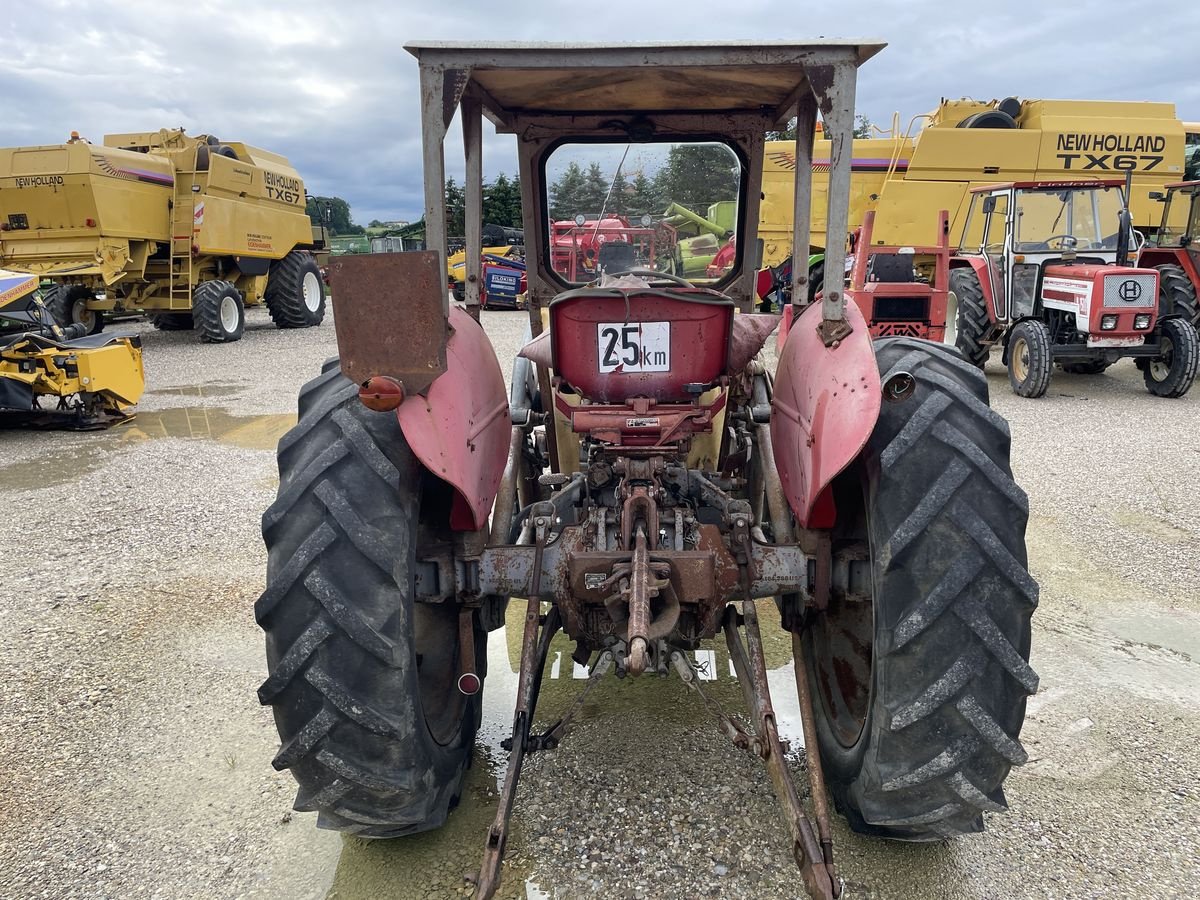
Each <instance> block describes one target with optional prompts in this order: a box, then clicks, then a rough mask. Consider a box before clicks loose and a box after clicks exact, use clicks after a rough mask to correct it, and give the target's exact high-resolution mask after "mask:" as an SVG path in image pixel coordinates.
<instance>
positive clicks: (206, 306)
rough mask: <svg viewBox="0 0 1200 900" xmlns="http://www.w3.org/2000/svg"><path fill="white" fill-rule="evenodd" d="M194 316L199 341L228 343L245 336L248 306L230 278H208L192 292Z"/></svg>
mask: <svg viewBox="0 0 1200 900" xmlns="http://www.w3.org/2000/svg"><path fill="white" fill-rule="evenodd" d="M192 318H193V319H194V320H195V327H196V330H197V331H199V332H200V340H202V341H205V342H207V343H210V344H229V343H232V342H233V341H240V340H241V339H242V332H243V331H245V329H246V309H245V307H244V306H242V295H241V294H240V293H239V292H238V289H237V288H236V287H234V286H233V285H232V284H230V283H229V282H228V281H206V282H204V283H203V284H201V285H200V286H199V287H198V288H196V292H195V293H194V294H193V295H192Z"/></svg>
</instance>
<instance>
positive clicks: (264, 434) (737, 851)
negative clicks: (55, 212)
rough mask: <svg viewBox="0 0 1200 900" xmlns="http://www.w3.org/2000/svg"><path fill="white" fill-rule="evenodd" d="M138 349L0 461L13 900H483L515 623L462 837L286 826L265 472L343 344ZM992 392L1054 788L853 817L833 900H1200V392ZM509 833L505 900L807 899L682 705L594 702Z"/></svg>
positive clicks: (560, 661) (503, 341) (778, 660)
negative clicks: (922, 832)
mask: <svg viewBox="0 0 1200 900" xmlns="http://www.w3.org/2000/svg"><path fill="white" fill-rule="evenodd" d="M484 324H485V326H486V327H487V329H488V331H489V333H490V334H491V335H492V338H493V341H494V342H495V344H496V347H497V350H498V352H499V356H500V358H501V360H502V361H504V360H506V359H511V357H512V354H513V352H514V351H515V349H516V346H517V344H518V343H519V340H520V337H521V335H522V333H523V331H524V326H525V318H524V316H523V315H522V314H520V313H505V312H494V313H485V320H484ZM134 327H135V328H136V329H137V330H139V331H142V332H143V334H144V338H145V358H146V369H147V376H148V385H147V387H148V393H147V395H146V396H145V398H144V399H143V401H142V403H141V404H140V406H139V410H138V416H137V418H136V419H135V420H134V421H133V422H130V423H127V424H124V425H121V426H118V427H116V428H113V429H110V430H109V431H106V432H100V433H78V434H77V433H65V432H57V433H45V432H18V431H0V500H2V501H3V502H4V504H5V508H6V509H7V511H8V515H7V516H6V517H5V518H4V520H3V521H2V522H0V547H3V548H4V553H3V554H2V555H0V897H4V898H7V897H12V898H26V897H28V898H34V897H46V898H71V897H80V898H84V897H86V898H159V897H161V898H185V897H187V898H190V897H195V898H235V897H270V898H274V897H279V898H307V897H314V898H320V897H336V898H378V897H405V898H407V897H413V898H426V897H461V896H464V895H469V891H470V888H469V885H467V884H466V883H465V882H464V879H463V876H464V874H466V873H468V872H473V871H474V870H475V869H476V868H477V866H478V862H479V857H480V853H481V850H482V847H483V840H484V834H485V831H486V828H487V823H488V822H489V821H490V818H491V816H492V814H493V812H494V809H495V801H496V795H497V790H496V777H497V774H498V773H499V772H500V771H501V768H502V765H503V760H504V755H503V753H502V752H501V751H500V750H499V741H500V738H501V737H502V736H503V732H504V730H505V728H506V727H507V725H508V724H509V723H510V722H511V705H512V698H513V694H514V692H515V680H516V676H515V674H514V670H515V668H516V662H517V660H516V649H515V647H516V643H517V641H518V635H517V631H519V623H520V620H521V611H520V610H517V609H515V606H514V608H513V609H510V612H509V623H510V624H509V626H508V627H507V629H505V630H501V631H497V632H495V633H493V634H492V636H491V639H490V642H489V654H490V656H489V658H490V666H489V670H490V671H489V676H488V682H487V687H486V690H485V713H484V731H483V740H482V741H481V744H480V747H479V749H478V751H477V756H476V765H475V766H474V768H473V770H472V773H471V776H470V779H469V783H468V790H467V792H466V793H465V794H464V797H463V801H462V805H461V806H460V808H459V809H458V810H456V811H455V812H454V813H453V814H452V815H451V817H450V821H449V822H448V824H447V826H446V828H445V829H443V830H442V831H440V832H437V833H433V834H425V835H420V836H417V837H415V838H412V839H407V840H403V841H393V842H374V843H368V842H364V841H360V840H357V839H354V838H342V837H341V836H340V835H336V834H332V833H329V832H322V831H318V830H317V829H316V827H315V819H316V817H315V815H313V814H308V813H297V812H293V811H292V809H291V804H292V799H293V795H294V782H293V780H292V777H291V775H290V774H287V773H283V774H280V773H277V772H275V771H274V770H273V769H272V768H271V765H270V760H271V758H272V757H273V755H274V754H275V752H276V750H277V749H278V740H277V736H276V733H275V727H274V723H273V721H272V718H271V714H270V712H269V711H268V710H267V709H265V708H262V707H260V706H259V705H258V702H257V698H256V696H255V690H256V689H257V687H258V685H259V684H260V683H261V681H262V680H263V678H264V677H265V659H264V654H263V641H262V636H261V633H260V631H259V629H258V627H257V626H256V624H255V622H254V619H253V614H252V604H253V602H254V600H255V598H256V597H257V595H258V593H259V592H260V590H261V588H262V584H263V576H264V570H265V559H266V554H265V551H264V549H263V546H262V542H261V538H260V536H259V517H260V515H261V513H262V511H263V510H264V509H265V508H266V506H267V505H268V504H269V503H270V502H271V500H272V499H273V496H274V491H275V487H276V473H275V460H274V445H275V442H276V441H277V440H278V438H279V436H280V435H281V434H282V433H283V432H284V431H285V430H286V429H287V428H288V427H289V425H290V424H291V422H293V421H294V413H295V407H294V405H295V396H296V393H297V391H298V389H299V387H300V385H301V384H302V383H303V382H304V381H306V380H308V379H309V378H310V377H312V376H314V375H315V374H316V373H317V371H318V369H319V366H320V363H321V362H322V361H323V360H324V359H325V358H327V357H329V356H331V355H333V354H334V353H335V352H336V348H335V342H334V329H333V327H332V322H331V321H330V320H328V319H327V320H326V322H325V324H324V325H323V326H322V327H320V328H317V329H310V330H302V331H279V330H277V329H275V328H274V326H273V325H271V323H270V320H269V319H268V318H267V315H266V313H265V311H263V310H261V309H259V310H252V311H250V312H249V313H248V315H247V327H246V334H245V338H244V339H243V340H242V341H241V342H239V343H236V344H232V345H229V346H209V345H203V344H200V343H199V342H198V341H197V340H196V339H195V338H194V336H193V335H192V334H191V333H188V332H182V333H181V332H174V333H160V332H157V331H154V330H153V329H152V328H150V327H149V326H145V325H137V326H134ZM988 372H989V380H990V382H991V388H992V398H993V405H994V406H995V407H996V408H997V409H998V410H1000V412H1001V413H1003V414H1004V415H1005V416H1007V417H1008V419H1009V421H1010V423H1011V426H1012V433H1013V461H1014V470H1015V472H1016V476H1017V480H1018V483H1019V484H1020V485H1021V486H1022V487H1023V488H1024V489H1025V490H1026V491H1027V492H1028V494H1029V497H1030V504H1031V518H1030V530H1029V535H1028V544H1029V551H1030V561H1031V568H1032V571H1033V574H1034V576H1035V578H1036V579H1037V580H1038V581H1039V582H1040V584H1041V605H1040V608H1039V610H1038V612H1037V614H1036V615H1035V618H1034V643H1033V659H1032V663H1033V666H1034V668H1035V669H1036V670H1037V671H1038V673H1039V675H1040V676H1041V688H1040V691H1039V693H1038V694H1037V695H1036V696H1034V697H1033V698H1031V700H1030V702H1029V714H1028V718H1027V720H1026V724H1025V730H1024V732H1023V740H1024V743H1025V746H1026V748H1027V749H1028V750H1029V753H1030V762H1029V763H1028V764H1027V765H1026V766H1025V767H1024V768H1021V769H1016V770H1014V771H1013V774H1012V776H1011V777H1010V778H1009V780H1008V782H1007V785H1006V790H1007V795H1008V800H1009V804H1010V807H1011V808H1010V811H1009V812H1008V814H1006V815H1000V816H990V817H989V820H988V829H987V831H986V832H985V833H984V834H981V835H976V836H974V837H972V838H970V839H962V840H956V841H952V842H947V843H944V844H937V845H905V844H887V843H882V842H878V841H873V840H867V839H864V838H859V837H856V836H854V835H852V834H851V833H850V832H849V830H848V829H847V828H846V827H845V825H844V823H843V822H842V820H841V819H840V818H835V821H834V828H835V834H834V840H835V851H836V853H837V858H838V862H839V867H840V871H841V872H842V874H843V875H844V877H845V880H846V891H845V893H844V894H843V896H845V897H847V898H851V900H859V898H917V897H919V898H947V900H949V898H1047V897H1055V898H1093V897H1110V896H1114V897H1115V896H1139V895H1142V894H1145V895H1148V896H1149V895H1152V896H1160V897H1175V896H1190V895H1193V894H1194V892H1195V890H1196V888H1195V885H1196V884H1197V883H1200V854H1198V853H1197V847H1200V787H1198V786H1200V756H1198V755H1197V753H1196V752H1195V748H1196V747H1197V746H1198V745H1200V551H1198V550H1197V546H1198V545H1200V518H1198V517H1197V515H1196V512H1195V509H1196V507H1195V506H1194V505H1193V503H1194V502H1195V501H1196V496H1195V495H1196V490H1197V487H1198V486H1200V389H1197V390H1196V391H1193V392H1192V393H1191V394H1189V395H1188V396H1187V397H1185V398H1183V399H1182V400H1174V401H1172V400H1160V399H1157V398H1155V397H1152V396H1150V395H1149V394H1148V393H1147V392H1146V391H1145V390H1144V389H1143V387H1142V381H1141V375H1140V373H1139V372H1137V371H1136V370H1135V369H1134V366H1133V364H1132V363H1131V362H1128V361H1127V362H1123V363H1120V364H1118V365H1116V366H1115V367H1113V368H1112V369H1110V370H1109V371H1108V373H1106V374H1105V375H1100V376H1073V375H1065V374H1062V373H1061V372H1059V373H1056V374H1055V377H1054V380H1053V382H1052V383H1051V387H1050V391H1049V394H1048V395H1047V397H1046V398H1044V399H1042V400H1036V401H1030V400H1022V399H1020V398H1017V397H1016V396H1014V395H1013V394H1012V393H1011V391H1010V390H1009V386H1008V381H1007V377H1006V375H1005V374H1004V372H1003V371H1002V369H1001V367H1000V365H999V363H998V362H997V361H995V360H994V361H993V362H991V363H990V364H989V369H988ZM514 617H515V618H514ZM513 622H516V623H517V628H516V629H514V626H513V624H512V623H513ZM764 625H765V626H766V627H767V630H768V631H770V632H775V633H778V629H777V627H775V625H774V623H773V622H772V621H771V620H770V619H769V618H767V619H766V621H764ZM785 646H786V645H783V644H778V643H776V644H773V645H772V647H771V648H768V649H769V653H768V656H769V658H768V664H769V665H770V666H772V667H774V672H773V676H772V677H773V686H775V687H776V690H775V699H776V702H777V704H778V706H780V707H781V708H783V710H784V711H786V710H787V709H788V708H789V704H790V705H791V707H792V708H794V704H795V701H794V699H793V697H794V686H793V687H790V688H789V687H788V683H789V681H790V679H791V675H790V669H789V665H790V660H789V658H788V650H787V649H780V648H783V647H785ZM560 649H561V650H563V651H564V652H563V653H562V655H561V657H560V658H556V657H555V652H556V651H557V650H560ZM566 651H568V648H567V646H566V645H565V644H564V645H563V646H562V647H561V648H560V647H558V646H557V645H556V647H555V651H552V653H551V659H552V660H556V662H555V663H554V668H553V669H552V671H551V672H550V673H549V675H548V680H547V687H546V689H545V691H544V693H543V699H542V701H541V704H540V705H539V714H540V715H539V717H540V718H546V719H552V718H553V717H555V716H556V715H557V713H558V712H560V711H562V710H563V709H564V708H565V707H566V706H567V705H569V703H570V702H571V700H572V699H573V698H574V696H575V692H576V691H577V689H578V688H579V687H580V686H581V684H582V682H580V681H578V680H577V679H575V678H573V677H572V674H573V673H572V671H571V663H570V660H569V653H568V652H566ZM771 657H773V658H771ZM713 661H714V663H715V665H714V668H713V672H714V675H715V676H716V678H715V680H714V681H712V682H711V683H710V684H709V685H708V686H707V687H708V689H709V690H710V691H711V692H712V693H713V695H714V696H715V697H716V698H717V699H718V700H719V701H720V702H721V703H722V704H724V705H727V706H729V707H731V708H737V707H738V706H739V705H740V699H739V698H740V692H739V691H738V689H737V686H736V683H735V682H734V681H733V680H732V679H730V678H729V676H728V663H727V659H726V658H725V657H724V656H723V655H722V654H721V653H719V652H718V653H717V654H716V655H715V657H714V658H713ZM784 719H785V723H784V724H785V725H786V726H788V731H789V733H788V735H785V736H789V737H791V738H792V739H793V747H794V748H798V747H799V742H798V740H797V739H798V737H799V734H798V727H797V726H796V725H795V723H794V719H793V718H791V717H789V716H788V715H786V714H785V715H784ZM795 765H796V767H797V771H798V772H799V767H800V762H799V759H797V760H796V761H795ZM800 776H801V777H800V780H799V783H800V784H804V783H805V780H804V778H803V774H802V773H800ZM516 810H517V813H516V816H515V829H516V831H515V834H514V836H513V838H512V840H511V841H510V844H509V853H508V856H509V864H508V865H507V866H506V872H505V885H504V888H503V889H502V892H501V896H504V897H555V898H559V897H563V898H566V897H586V896H592V895H593V894H594V895H601V894H603V895H606V896H613V897H622V898H624V897H647V898H649V897H655V898H659V897H662V898H685V897H686V898H691V897H706V898H707V897H753V898H760V897H762V898H774V897H795V896H799V895H800V894H799V892H800V882H799V878H798V873H797V872H796V871H795V868H794V865H793V863H792V862H791V860H790V856H789V848H788V841H787V837H786V828H785V826H784V824H783V821H782V819H781V817H780V815H779V812H778V806H777V804H776V801H775V799H774V794H773V792H772V790H771V786H770V782H769V780H768V778H767V775H766V771H765V769H764V768H763V767H762V766H761V765H760V764H759V763H757V762H756V761H755V760H754V759H752V758H751V757H750V756H749V755H748V754H745V753H741V752H740V751H737V750H735V749H734V748H733V747H732V746H731V745H730V744H729V743H728V742H727V741H726V740H725V739H724V738H723V737H722V736H721V735H720V734H719V733H718V732H717V730H716V727H715V725H714V724H713V722H712V720H711V717H710V716H709V714H708V713H707V712H706V710H705V708H704V706H703V704H701V703H700V702H699V701H698V700H697V699H696V698H694V697H693V696H692V695H691V694H689V693H687V692H686V691H685V690H684V689H683V687H682V686H681V685H680V684H679V682H678V681H676V680H669V681H650V680H645V679H644V680H641V681H636V682H635V681H632V680H625V681H621V682H617V681H615V679H614V680H610V681H606V682H605V683H603V684H601V685H599V686H598V687H597V689H596V690H595V691H594V692H593V693H592V695H591V696H590V697H589V700H588V701H587V703H586V704H585V706H584V707H583V712H582V714H581V720H580V722H579V725H578V727H577V728H576V729H575V730H574V731H573V733H572V734H571V736H570V737H569V739H568V740H567V741H566V742H565V743H564V745H563V746H562V747H560V748H559V749H558V750H556V751H554V752H552V753H539V754H536V755H534V756H533V757H531V759H530V761H529V763H528V764H527V767H526V770H525V775H524V777H523V779H522V787H521V790H520V792H519V794H518V797H517V804H516Z"/></svg>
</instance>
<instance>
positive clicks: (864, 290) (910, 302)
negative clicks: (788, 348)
mask: <svg viewBox="0 0 1200 900" xmlns="http://www.w3.org/2000/svg"><path fill="white" fill-rule="evenodd" d="M874 233H875V211H874V210H869V211H868V212H867V214H866V215H865V216H864V217H863V224H862V225H861V226H860V227H859V228H856V229H855V230H854V231H853V233H851V235H850V251H851V255H850V257H849V260H850V272H849V278H848V280H847V282H846V296H847V297H848V298H849V299H851V300H853V301H854V303H855V304H857V306H858V308H859V309H860V310H861V311H862V314H863V318H864V319H866V321H867V324H868V326H869V327H870V329H871V334H872V335H873V336H874V337H915V338H922V339H924V340H929V341H936V342H938V343H942V341H943V339H944V335H945V331H946V304H947V302H948V300H949V297H948V293H949V291H948V288H947V284H948V282H949V272H950V239H949V234H950V219H949V214H948V213H947V212H946V211H945V210H942V212H941V213H940V214H939V218H938V235H939V237H938V243H937V245H936V246H933V247H918V246H913V247H885V246H876V245H874V244H873V243H872V240H871V239H872V237H873V236H874ZM780 269H781V270H783V271H786V272H788V273H789V274H790V271H791V264H790V261H789V262H788V263H786V264H785V265H784V266H781V267H780ZM764 273H765V274H766V275H767V277H766V278H764V277H763V276H764ZM777 281H778V279H777V278H776V277H775V270H771V269H765V270H763V272H760V273H759V296H760V297H761V298H762V299H764V300H766V301H768V302H769V298H770V297H772V296H781V297H783V298H785V300H786V299H787V298H789V297H790V295H791V291H790V286H789V285H780V284H778V283H777ZM820 299H822V294H821V291H820V290H819V289H818V291H817V292H816V299H815V300H814V302H816V301H818V300H820ZM793 308H794V307H793V306H792V304H791V303H790V302H788V303H785V305H784V307H783V321H782V322H780V324H779V346H780V348H782V347H783V345H784V343H785V342H786V340H787V334H788V330H789V329H790V328H791V326H792V311H793Z"/></svg>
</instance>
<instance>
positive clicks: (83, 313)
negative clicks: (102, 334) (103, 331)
mask: <svg viewBox="0 0 1200 900" xmlns="http://www.w3.org/2000/svg"><path fill="white" fill-rule="evenodd" d="M71 320H72V321H74V322H78V323H79V324H81V325H86V326H87V328H88V331H91V330H92V328H93V327H95V325H96V311H95V310H93V309H88V308H87V300H86V299H84V298H83V297H80V298H79V299H78V300H76V301H75V302H74V303H72V304H71Z"/></svg>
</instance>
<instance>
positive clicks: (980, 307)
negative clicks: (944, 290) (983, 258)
mask: <svg viewBox="0 0 1200 900" xmlns="http://www.w3.org/2000/svg"><path fill="white" fill-rule="evenodd" d="M950 291H951V292H952V293H953V294H954V298H955V299H956V300H957V301H958V315H957V320H956V322H955V336H956V344H955V346H957V347H958V351H959V352H960V353H961V354H962V355H963V356H965V357H966V358H967V361H968V362H971V363H974V364H975V365H977V366H979V368H981V369H982V368H983V367H984V365H986V364H987V361H988V355H989V354H990V353H991V352H992V348H991V347H989V346H988V345H987V344H981V343H980V341H981V340H983V338H984V337H985V336H986V335H987V333H988V331H989V330H990V328H991V321H992V320H991V318H990V317H989V316H988V308H987V300H986V299H985V298H984V296H983V285H981V284H980V283H979V276H978V275H976V274H975V270H974V269H951V270H950Z"/></svg>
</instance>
